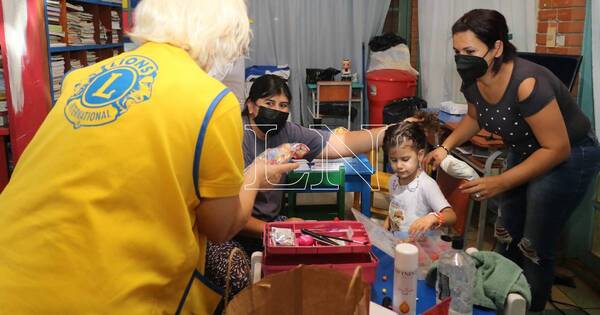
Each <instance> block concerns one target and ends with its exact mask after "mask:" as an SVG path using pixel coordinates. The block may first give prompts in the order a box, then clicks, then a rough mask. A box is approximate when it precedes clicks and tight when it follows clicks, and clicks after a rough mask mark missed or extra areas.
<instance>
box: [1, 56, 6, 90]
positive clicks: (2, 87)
mask: <svg viewBox="0 0 600 315" xmlns="http://www.w3.org/2000/svg"><path fill="white" fill-rule="evenodd" d="M5 99H6V85H5V83H4V63H2V54H0V100H5Z"/></svg>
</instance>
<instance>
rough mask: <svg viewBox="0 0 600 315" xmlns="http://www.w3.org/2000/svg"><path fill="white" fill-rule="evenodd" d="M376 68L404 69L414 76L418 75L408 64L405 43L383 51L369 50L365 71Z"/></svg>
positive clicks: (408, 57)
mask: <svg viewBox="0 0 600 315" xmlns="http://www.w3.org/2000/svg"><path fill="white" fill-rule="evenodd" d="M378 69H398V70H406V71H408V72H410V74H412V75H414V76H418V75H419V72H418V71H417V70H416V69H415V68H413V67H412V66H411V64H410V51H409V50H408V46H406V45H405V44H398V45H396V46H394V47H390V48H389V49H386V50H384V51H375V52H371V55H370V58H369V69H368V70H367V72H369V71H373V70H378Z"/></svg>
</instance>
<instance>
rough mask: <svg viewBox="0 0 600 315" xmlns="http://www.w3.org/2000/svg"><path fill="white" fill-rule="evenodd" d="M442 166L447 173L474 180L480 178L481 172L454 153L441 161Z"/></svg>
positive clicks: (455, 176)
mask: <svg viewBox="0 0 600 315" xmlns="http://www.w3.org/2000/svg"><path fill="white" fill-rule="evenodd" d="M440 167H441V168H442V169H443V170H444V172H446V174H448V175H450V176H452V177H454V178H459V179H466V180H474V179H477V178H479V174H477V172H475V170H474V169H473V168H472V167H471V166H469V164H467V163H465V162H464V161H461V160H459V159H457V158H455V157H453V156H452V155H448V156H446V158H444V159H443V160H442V163H440Z"/></svg>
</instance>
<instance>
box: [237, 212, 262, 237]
mask: <svg viewBox="0 0 600 315" xmlns="http://www.w3.org/2000/svg"><path fill="white" fill-rule="evenodd" d="M265 224H267V222H265V221H263V220H261V219H257V218H255V217H253V216H250V219H248V222H247V223H246V226H244V228H243V229H242V231H241V232H240V234H241V235H244V236H249V237H255V238H261V237H262V235H263V231H264V230H265Z"/></svg>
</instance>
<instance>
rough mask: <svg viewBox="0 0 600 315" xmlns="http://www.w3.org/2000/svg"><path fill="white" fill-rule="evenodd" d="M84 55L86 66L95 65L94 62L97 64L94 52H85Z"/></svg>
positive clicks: (96, 56)
mask: <svg viewBox="0 0 600 315" xmlns="http://www.w3.org/2000/svg"><path fill="white" fill-rule="evenodd" d="M85 55H86V59H87V64H88V66H91V65H93V64H95V63H96V62H98V55H97V54H96V52H95V51H86V52H85Z"/></svg>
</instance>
